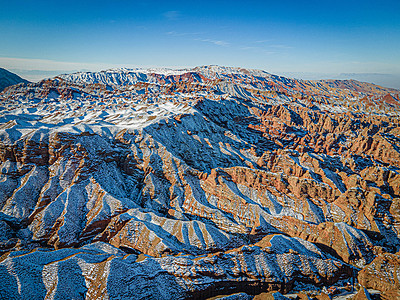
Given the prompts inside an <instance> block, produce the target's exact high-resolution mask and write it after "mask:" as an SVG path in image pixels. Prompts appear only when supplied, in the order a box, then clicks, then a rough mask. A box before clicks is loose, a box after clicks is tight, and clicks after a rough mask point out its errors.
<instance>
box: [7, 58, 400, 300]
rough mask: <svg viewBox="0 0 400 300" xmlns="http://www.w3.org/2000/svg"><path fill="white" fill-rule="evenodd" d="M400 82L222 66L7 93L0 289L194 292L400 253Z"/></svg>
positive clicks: (279, 279)
mask: <svg viewBox="0 0 400 300" xmlns="http://www.w3.org/2000/svg"><path fill="white" fill-rule="evenodd" d="M399 93H400V92H399V91H396V90H392V89H386V88H383V87H379V86H376V85H372V84H367V83H359V82H355V81H301V80H292V79H287V78H283V77H278V76H275V75H271V74H268V73H266V72H263V71H257V70H244V69H235V68H222V67H216V66H209V67H199V68H195V69H191V70H178V71H174V70H128V69H119V70H110V71H105V72H99V73H76V74H71V75H62V76H59V77H56V78H53V79H49V80H45V81H42V82H40V83H37V84H20V85H18V86H15V87H10V88H8V89H7V90H5V91H4V92H3V93H1V94H0V101H1V103H2V104H1V105H2V110H0V161H1V166H0V172H1V174H0V176H1V177H0V250H1V251H2V253H3V255H2V256H1V259H0V266H1V268H0V277H2V278H3V279H4V280H5V281H7V282H9V285H8V287H2V290H1V292H2V293H3V294H4V295H29V293H30V292H31V289H32V284H33V282H35V284H37V285H38V286H41V287H43V288H42V289H41V290H40V295H43V296H45V295H47V297H48V298H49V299H50V298H56V297H66V298H71V297H72V298H78V299H79V298H91V297H94V295H97V296H96V297H101V296H99V295H103V294H104V295H105V296H104V298H107V297H109V298H114V297H117V295H120V298H129V297H134V296H133V295H135V294H134V293H137V294H136V295H142V294H143V297H146V296H149V295H152V296H153V298H159V299H170V298H176V299H179V298H187V297H199V298H202V297H205V296H207V295H208V296H210V295H215V294H218V293H220V294H229V293H231V292H246V293H247V294H259V293H260V292H262V291H268V290H278V291H281V292H287V291H289V290H290V289H291V287H292V286H293V284H294V283H295V282H305V283H311V284H314V285H316V286H323V285H330V284H333V283H334V282H335V281H336V280H338V279H339V278H345V277H349V276H351V275H352V274H353V272H357V270H360V269H362V268H364V267H365V266H367V265H368V266H371V265H372V264H373V261H375V260H376V259H378V258H379V257H380V256H379V255H391V254H390V253H395V252H396V251H398V250H399V247H400V240H399V238H400V233H399V230H400V227H399V226H400V223H399V222H400V173H399V170H400V169H399V166H400V150H399V149H400V148H399V147H400V119H399V107H400V101H399ZM93 245H95V246H93ZM99 245H101V247H100V246H99ZM277 245H279V246H277ZM98 247H100V248H101V249H100V248H98ZM99 249H100V250H99ZM104 249H106V250H104ZM110 251H111V252H110ZM388 253H389V254H388ZM47 256H48V258H46V257H47ZM377 257H378V258H377ZM143 258H145V259H144V260H143ZM374 259H375V260H374ZM28 263H29V264H31V265H32V266H34V267H33V269H32V270H31V271H27V270H26V268H27V264H28ZM371 263H372V264H371ZM111 266H114V267H111ZM124 268H126V269H127V270H131V271H132V272H131V273H130V275H129V278H125V277H126V274H127V273H126V272H123V271H122V270H123V269H124ZM45 269H46V271H45ZM63 269H65V270H69V271H65V272H66V273H64V271H62V270H63ZM352 269H353V270H352ZM43 272H45V273H43ZM46 272H47V273H46ZM68 272H69V273H68ZM362 272H365V271H364V270H363V271H362ZM43 274H49V276H47V275H46V276H44V275H43ZM66 274H68V275H66ZM360 274H362V273H360ZM29 276H31V277H33V278H35V279H34V280H33V281H32V282H29V280H28V279H27V278H28V277H29ZM102 276H104V277H102ZM385 276H386V277H387V279H388V280H389V281H390V280H392V279H391V277H390V276H392V275H390V274H389V273H388V274H386V275H385ZM393 276H394V275H393ZM44 278H46V279H44ZM124 278H125V279H124ZM119 281H120V282H122V283H120V284H119V285H120V292H119V294H118V284H117V282H119ZM16 282H17V283H18V282H19V285H20V286H19V285H18V284H17V283H16ZM21 282H26V283H25V284H22V285H21ZM75 285H79V286H81V287H82V288H81V289H69V288H67V287H68V286H71V287H72V286H75ZM134 286H136V288H134ZM139 286H140V287H141V288H139ZM160 286H169V288H167V289H161V290H160ZM226 291H229V293H226ZM38 293H39V292H38ZM68 293H75V294H70V295H69V294H68ZM107 295H108V296H107ZM16 297H17V298H18V296H16ZM24 297H25V296H24Z"/></svg>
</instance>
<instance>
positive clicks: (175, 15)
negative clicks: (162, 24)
mask: <svg viewBox="0 0 400 300" xmlns="http://www.w3.org/2000/svg"><path fill="white" fill-rule="evenodd" d="M163 16H164V17H165V18H166V19H168V20H170V21H176V20H178V19H179V17H180V16H181V13H180V12H179V11H177V10H169V11H166V12H164V13H163Z"/></svg>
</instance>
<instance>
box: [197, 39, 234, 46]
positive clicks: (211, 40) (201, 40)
mask: <svg viewBox="0 0 400 300" xmlns="http://www.w3.org/2000/svg"><path fill="white" fill-rule="evenodd" d="M195 40H196V41H200V42H205V43H211V44H214V45H217V46H222V47H229V46H230V43H228V42H226V41H222V40H213V39H195Z"/></svg>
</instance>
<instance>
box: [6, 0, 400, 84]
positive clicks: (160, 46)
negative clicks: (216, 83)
mask: <svg viewBox="0 0 400 300" xmlns="http://www.w3.org/2000/svg"><path fill="white" fill-rule="evenodd" d="M0 7H1V8H2V9H1V11H0V38H1V41H2V42H1V44H0V66H2V67H5V68H7V69H10V70H14V71H17V73H19V74H20V75H22V76H24V77H26V78H28V79H36V80H37V79H39V78H41V77H48V76H52V75H53V74H54V75H55V74H56V73H57V72H59V73H60V72H61V73H63V72H71V71H76V70H93V71H96V70H100V69H106V68H110V67H120V66H127V67H193V66H198V65H208V64H217V65H227V66H240V67H246V68H257V69H263V70H266V71H268V72H271V73H275V74H280V75H289V76H292V77H297V78H301V77H302V78H306V79H309V78H318V77H319V78H328V77H332V78H334V77H336V78H342V77H343V78H350V77H352V78H355V79H361V80H364V81H370V82H371V81H372V82H376V83H379V84H384V85H386V86H391V87H397V88H400V50H399V49H400V1H399V0H392V1H388V0H381V1H370V0H364V1H359V0H355V1H351V0H347V1H343V0H338V1H323V0H320V1H314V0H310V1H292V0H289V1H278V0H275V1H269V0H266V1H252V0H248V1H202V2H201V1H146V0H142V1H126V0H114V1H102V0H99V1H84V0H80V1H75V0H71V1H54V0H53V1H41V0H36V1H27V0H22V1H11V0H8V1H3V0H0Z"/></svg>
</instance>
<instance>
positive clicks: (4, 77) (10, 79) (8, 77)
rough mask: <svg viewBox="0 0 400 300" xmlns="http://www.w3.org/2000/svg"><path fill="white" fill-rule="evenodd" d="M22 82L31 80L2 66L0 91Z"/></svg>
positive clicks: (0, 70)
mask: <svg viewBox="0 0 400 300" xmlns="http://www.w3.org/2000/svg"><path fill="white" fill-rule="evenodd" d="M21 82H24V83H28V82H29V81H28V80H25V79H23V78H21V77H19V76H18V75H17V74H14V73H11V72H9V71H7V70H6V69H3V68H0V92H1V91H2V90H4V89H5V88H6V87H8V86H11V85H14V84H18V83H21Z"/></svg>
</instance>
